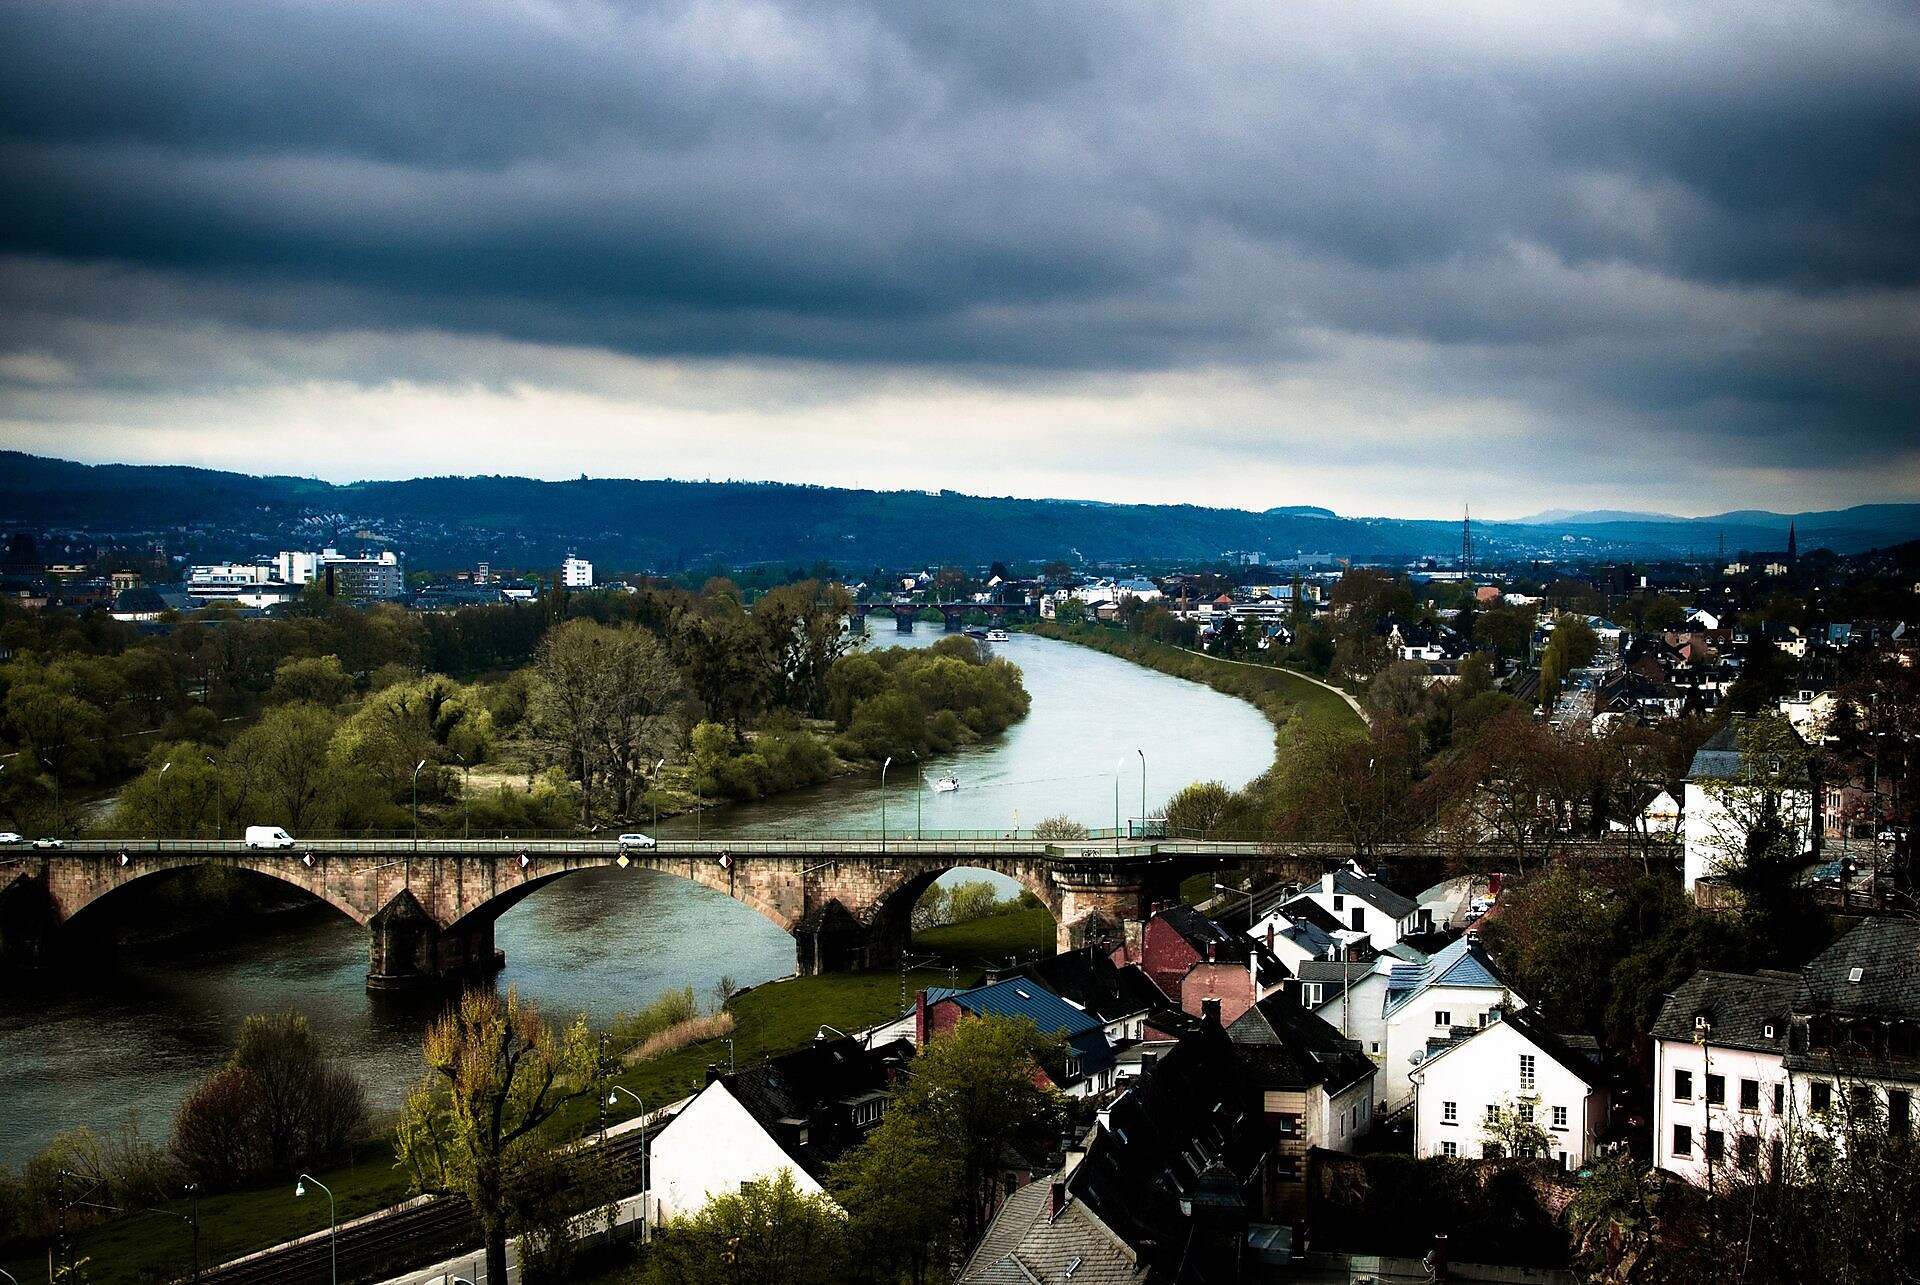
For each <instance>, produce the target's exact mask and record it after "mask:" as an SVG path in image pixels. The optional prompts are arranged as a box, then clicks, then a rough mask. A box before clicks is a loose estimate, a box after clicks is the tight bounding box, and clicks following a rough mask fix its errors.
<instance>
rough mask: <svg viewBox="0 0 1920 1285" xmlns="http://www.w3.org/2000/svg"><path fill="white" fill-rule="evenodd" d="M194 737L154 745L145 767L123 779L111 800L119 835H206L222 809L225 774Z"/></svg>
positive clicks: (216, 827)
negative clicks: (169, 743) (116, 793)
mask: <svg viewBox="0 0 1920 1285" xmlns="http://www.w3.org/2000/svg"><path fill="white" fill-rule="evenodd" d="M209 758H210V756H209V754H208V752H207V747H206V746H204V745H201V744H200V743H199V742H197V741H180V742H178V743H176V744H173V745H162V746H157V747H156V748H155V749H154V751H153V753H152V754H150V755H148V756H147V768H146V770H145V771H144V772H142V773H141V774H140V775H139V776H137V777H135V778H134V779H133V780H131V781H129V782H127V784H126V786H125V787H124V788H123V789H122V790H121V791H120V799H119V802H118V803H116V804H115V805H114V825H115V827H116V828H117V829H118V830H119V832H120V833H122V834H142V835H146V834H150V835H154V836H155V837H162V838H164V837H171V838H181V839H210V838H213V837H214V836H215V835H216V834H218V833H219V832H220V831H221V829H222V827H223V823H224V821H225V818H226V814H227V810H228V807H227V799H226V792H227V787H226V777H225V774H224V773H222V772H221V771H220V769H219V767H217V766H216V765H215V764H213V763H212V762H210V761H209Z"/></svg>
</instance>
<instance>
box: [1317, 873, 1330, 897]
mask: <svg viewBox="0 0 1920 1285" xmlns="http://www.w3.org/2000/svg"><path fill="white" fill-rule="evenodd" d="M1320 891H1321V892H1324V893H1326V894H1327V895H1328V896H1332V895H1333V871H1331V870H1329V871H1327V872H1326V873H1325V874H1323V875H1321V876H1320Z"/></svg>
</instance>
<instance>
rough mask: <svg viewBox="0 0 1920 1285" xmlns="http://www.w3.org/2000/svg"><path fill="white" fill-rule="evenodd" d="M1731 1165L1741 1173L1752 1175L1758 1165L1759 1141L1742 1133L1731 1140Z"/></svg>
mask: <svg viewBox="0 0 1920 1285" xmlns="http://www.w3.org/2000/svg"><path fill="white" fill-rule="evenodd" d="M1733 1163H1734V1164H1736V1165H1738V1166H1740V1170H1741V1172H1743V1173H1752V1172H1753V1171H1754V1170H1755V1169H1756V1168H1758V1167H1759V1165H1760V1139H1758V1138H1756V1137H1754V1136H1753V1135H1752V1134H1751V1133H1743V1134H1740V1135H1739V1136H1738V1137H1736V1138H1734V1140H1733Z"/></svg>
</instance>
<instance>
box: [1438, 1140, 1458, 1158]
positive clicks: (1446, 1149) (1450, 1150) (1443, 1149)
mask: <svg viewBox="0 0 1920 1285" xmlns="http://www.w3.org/2000/svg"><path fill="white" fill-rule="evenodd" d="M1440 1154H1441V1155H1443V1156H1446V1157H1448V1158H1449V1159H1451V1158H1452V1157H1454V1156H1457V1155H1459V1154H1460V1144H1459V1143H1457V1142H1443V1143H1441V1144H1440Z"/></svg>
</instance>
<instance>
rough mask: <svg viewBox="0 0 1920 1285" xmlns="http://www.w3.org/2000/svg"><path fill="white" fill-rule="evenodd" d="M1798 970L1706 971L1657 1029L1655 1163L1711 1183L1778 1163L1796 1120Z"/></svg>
mask: <svg viewBox="0 0 1920 1285" xmlns="http://www.w3.org/2000/svg"><path fill="white" fill-rule="evenodd" d="M1798 985H1799V978H1798V977H1797V976H1796V975H1795V974H1793V973H1774V972H1767V973H1760V974H1757V975H1749V974H1745V973H1715V972H1698V973H1695V974H1694V975H1693V976H1692V977H1691V978H1689V979H1687V982H1686V984H1685V985H1683V986H1681V987H1680V989H1679V990H1677V991H1675V992H1674V993H1673V994H1672V995H1671V996H1670V997H1669V998H1668V999H1667V1002H1666V1004H1665V1005H1664V1006H1662V1008H1661V1010H1660V1017H1659V1020H1657V1021H1656V1022H1655V1023H1654V1027H1653V1164H1654V1167H1655V1168H1656V1169H1665V1170H1667V1171H1668V1172H1669V1173H1676V1174H1679V1175H1680V1176H1681V1177H1683V1178H1686V1179H1688V1180H1689V1181H1692V1182H1696V1183H1701V1184H1703V1185H1704V1184H1705V1183H1706V1182H1707V1179H1708V1175H1709V1173H1710V1172H1711V1171H1712V1170H1713V1169H1717V1168H1723V1167H1727V1166H1732V1165H1736V1164H1739V1165H1751V1164H1757V1163H1759V1162H1760V1161H1761V1159H1762V1158H1763V1157H1770V1155H1771V1152H1772V1147H1773V1145H1774V1143H1776V1142H1778V1141H1779V1140H1780V1139H1781V1138H1782V1137H1783V1136H1784V1132H1785V1130H1786V1127H1787V1122H1788V1120H1789V1119H1790V1118H1791V1114H1792V1106H1793V1104H1792V1101H1791V1096H1790V1095H1791V1090H1790V1088H1789V1086H1788V1083H1787V1079H1788V1076H1787V1062H1786V1053H1787V1041H1788V1035H1789V1032H1790V1031H1791V1029H1792V1025H1793V1019H1792V1009H1793V992H1794V990H1795V988H1796V987H1797V986H1798Z"/></svg>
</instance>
